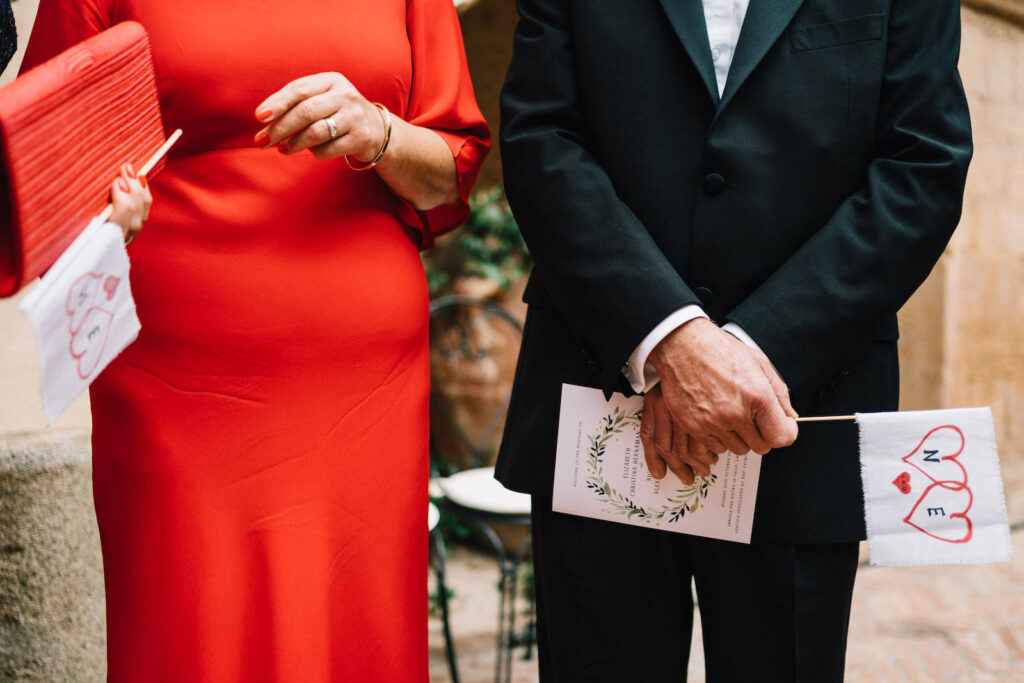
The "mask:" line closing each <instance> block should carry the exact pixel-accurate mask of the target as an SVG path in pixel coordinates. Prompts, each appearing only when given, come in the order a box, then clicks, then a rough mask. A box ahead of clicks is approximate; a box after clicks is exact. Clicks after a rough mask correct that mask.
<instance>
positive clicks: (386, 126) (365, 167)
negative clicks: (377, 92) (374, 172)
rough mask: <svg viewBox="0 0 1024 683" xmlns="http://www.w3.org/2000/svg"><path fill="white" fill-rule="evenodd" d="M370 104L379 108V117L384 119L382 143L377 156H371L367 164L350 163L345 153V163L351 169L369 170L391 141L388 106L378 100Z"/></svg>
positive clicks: (380, 157) (386, 149)
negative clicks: (371, 158)
mask: <svg viewBox="0 0 1024 683" xmlns="http://www.w3.org/2000/svg"><path fill="white" fill-rule="evenodd" d="M371 104H373V106H375V107H377V109H379V110H380V115H381V118H382V119H383V121H384V144H382V145H381V146H380V151H378V152H377V156H375V157H373V161H371V162H370V163H368V164H363V165H360V166H357V165H356V164H353V163H352V161H351V160H350V159H349V158H348V155H347V154H346V155H345V163H346V164H348V167H349V168H351V169H352V170H353V171H369V170H370V169H371V168H373V167H374V166H376V165H377V164H379V163H380V160H381V159H383V158H384V152H386V151H388V143H389V142H391V112H389V111H388V108H387V107H385V106H384V105H383V104H381V103H380V102H372V103H371Z"/></svg>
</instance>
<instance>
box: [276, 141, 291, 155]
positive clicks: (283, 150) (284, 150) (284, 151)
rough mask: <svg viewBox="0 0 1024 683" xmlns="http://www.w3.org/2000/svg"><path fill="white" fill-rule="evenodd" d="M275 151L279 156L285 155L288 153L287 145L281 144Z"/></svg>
mask: <svg viewBox="0 0 1024 683" xmlns="http://www.w3.org/2000/svg"><path fill="white" fill-rule="evenodd" d="M277 151H278V152H280V153H281V154H287V153H288V145H287V144H285V143H283V142H282V143H281V144H279V145H278V146H277Z"/></svg>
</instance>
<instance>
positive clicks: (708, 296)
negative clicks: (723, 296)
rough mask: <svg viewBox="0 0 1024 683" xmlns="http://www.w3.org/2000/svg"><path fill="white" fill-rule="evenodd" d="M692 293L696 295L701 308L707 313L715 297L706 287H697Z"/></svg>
mask: <svg viewBox="0 0 1024 683" xmlns="http://www.w3.org/2000/svg"><path fill="white" fill-rule="evenodd" d="M693 293H694V294H696V295H697V298H698V299H700V303H701V305H702V306H703V308H704V312H705V313H706V312H707V309H708V308H709V307H710V306H711V305H712V304H714V303H715V295H714V293H713V292H712V291H711V290H710V289H708V288H707V287H698V288H697V289H695V290H693Z"/></svg>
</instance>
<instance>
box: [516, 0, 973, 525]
mask: <svg viewBox="0 0 1024 683" xmlns="http://www.w3.org/2000/svg"><path fill="white" fill-rule="evenodd" d="M517 5H518V8H519V13H520V22H519V25H518V27H517V29H516V35H515V53H514V56H513V60H512V64H511V66H510V69H509V73H508V78H507V81H506V83H505V88H504V91H503V93H502V121H501V152H502V160H503V164H504V173H505V184H506V188H507V192H508V197H509V200H510V202H511V205H512V208H513V211H514V213H515V216H516V218H517V219H518V221H519V225H520V227H521V229H522V232H523V234H524V236H525V238H526V241H527V243H528V245H529V247H530V250H531V252H532V253H533V256H534V258H535V260H536V267H535V269H534V272H533V275H532V277H531V279H530V282H529V285H528V286H527V290H526V294H525V296H524V299H525V300H526V301H527V302H528V303H529V305H530V306H529V313H528V318H527V322H526V329H525V332H524V337H523V347H522V350H521V354H520V359H519V367H518V369H517V375H516V383H515V388H514V391H513V398H512V403H511V405H510V408H509V414H508V421H507V426H506V431H505V436H504V440H503V444H502V449H501V453H500V455H499V460H498V465H497V471H498V478H499V479H500V480H501V481H502V482H503V483H504V484H505V485H506V486H508V487H509V488H512V489H515V490H519V491H525V492H528V493H536V494H545V493H548V492H550V490H551V485H552V478H553V469H554V468H553V460H554V448H555V436H556V433H557V417H558V408H559V399H560V391H561V384H562V383H563V382H569V383H574V384H581V385H586V386H593V387H599V388H601V389H603V390H605V391H606V392H608V391H613V390H617V391H626V392H628V391H629V390H628V386H627V385H626V383H625V381H624V379H623V376H622V374H621V369H622V367H623V365H624V363H625V361H626V359H627V358H628V356H629V354H630V353H631V352H632V350H633V349H634V348H635V347H636V346H637V345H638V344H639V343H640V341H641V340H642V339H643V338H644V337H645V336H646V335H647V334H648V333H649V332H650V331H651V330H652V329H653V328H654V326H655V325H656V324H657V323H659V322H660V321H661V320H662V319H664V318H665V317H666V316H667V315H668V314H669V313H671V312H672V311H674V310H675V309H677V308H679V307H680V306H684V305H686V304H699V305H701V306H702V307H703V308H704V310H705V311H706V312H707V313H708V314H709V315H710V316H711V318H712V320H714V321H715V322H717V323H719V324H722V323H724V322H727V321H733V322H735V323H737V324H738V325H740V326H741V327H742V328H743V329H744V330H746V332H747V333H748V334H750V335H751V337H753V339H754V341H756V342H757V344H758V345H759V346H760V347H761V349H762V350H763V351H764V352H765V353H766V354H767V355H768V357H769V358H770V359H771V360H772V362H773V363H774V364H775V367H776V368H777V369H778V371H779V373H780V374H781V375H782V377H783V379H784V380H785V381H786V383H787V384H788V386H789V388H790V392H791V395H792V399H793V403H794V406H795V407H796V409H797V410H798V411H799V412H800V413H801V414H802V415H815V414H849V413H853V412H856V411H862V412H864V411H880V410H895V409H896V407H897V395H898V381H899V374H898V367H897V354H896V338H897V336H898V332H897V326H896V312H897V310H898V309H899V308H900V306H901V305H903V303H904V302H905V301H906V300H907V299H908V298H909V297H910V295H911V294H912V293H913V291H914V290H915V289H916V288H917V287H918V286H919V285H920V284H921V282H922V281H923V280H924V279H925V277H926V276H927V275H928V273H929V271H930V270H931V268H932V267H933V265H934V264H935V262H936V260H937V259H938V258H939V256H940V255H941V253H942V251H943V249H944V248H945V245H946V243H947V242H948V240H949V238H950V235H951V234H952V231H953V229H954V228H955V226H956V223H957V221H958V220H959V216H960V209H961V203H962V198H963V186H964V181H965V177H966V173H967V166H968V162H969V160H970V156H971V152H972V146H971V135H970V122H969V117H968V112H967V104H966V101H965V98H964V93H963V88H962V85H961V82H960V76H959V73H958V71H957V59H958V55H959V44H960V23H959V21H960V20H959V8H960V7H959V2H957V0H751V2H750V6H749V9H748V12H747V15H746V18H745V21H744V24H743V29H742V32H741V34H740V38H739V43H738V45H737V47H736V52H735V55H734V60H733V62H732V66H731V70H730V72H729V77H728V81H727V84H726V87H725V92H724V94H723V95H722V96H721V97H719V94H718V89H717V86H716V83H715V76H714V70H713V62H712V56H711V50H710V47H709V44H708V36H707V29H706V27H705V23H704V15H703V8H702V4H701V2H700V1H699V0H629V2H623V1H622V0H518V2H517ZM907 352H909V353H913V349H912V348H911V349H908V350H907ZM863 533H864V517H863V499H862V493H861V483H860V466H859V460H858V453H857V431H856V426H855V425H853V424H852V423H843V424H836V423H831V424H824V423H816V424H805V425H802V426H801V429H800V436H799V438H798V439H797V441H796V443H795V444H794V445H793V446H791V447H789V448H785V449H779V450H776V451H772V452H771V453H769V454H768V455H767V456H766V457H765V459H764V464H763V469H762V476H761V483H760V487H759V490H758V500H757V509H756V516H755V527H754V534H755V537H759V538H762V539H766V540H779V541H788V542H802V543H811V542H829V541H843V540H854V539H858V538H862V537H863Z"/></svg>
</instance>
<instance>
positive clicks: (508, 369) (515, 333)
mask: <svg viewBox="0 0 1024 683" xmlns="http://www.w3.org/2000/svg"><path fill="white" fill-rule="evenodd" d="M521 338H522V326H521V325H520V323H519V321H518V320H516V318H515V317H514V316H512V315H511V314H509V313H508V312H507V311H505V310H504V309H502V308H501V307H500V306H498V305H497V304H495V303H494V302H492V301H489V300H484V299H475V298H472V297H466V296H459V295H452V296H446V297H441V298H439V299H436V300H435V301H434V302H432V304H431V306H430V342H431V349H430V358H431V361H430V366H431V394H430V420H431V439H430V442H431V443H430V450H431V463H432V470H433V472H434V473H435V474H440V475H442V476H440V477H439V478H437V479H436V483H437V484H438V485H439V488H440V489H441V490H442V491H443V493H444V497H443V498H441V499H440V500H438V506H439V507H440V508H441V510H442V512H443V513H445V514H448V515H451V516H453V517H455V518H457V519H460V520H462V521H463V522H464V523H465V524H467V525H468V526H471V527H474V528H476V529H479V530H480V532H481V533H482V534H483V536H484V538H486V539H487V541H488V543H489V544H490V545H491V547H492V548H493V550H494V553H495V557H496V559H497V562H498V568H499V571H500V574H501V579H500V582H499V592H500V596H499V605H498V620H499V623H498V636H497V657H496V659H497V661H496V666H495V681H497V682H498V683H501V682H502V681H508V680H510V678H511V669H512V650H513V649H514V648H516V647H519V646H525V647H526V650H525V653H524V659H528V658H530V657H532V655H533V643H534V642H536V627H535V624H536V620H535V617H534V615H535V605H534V602H533V599H532V595H531V596H530V599H529V605H528V613H529V621H528V623H527V625H526V627H525V628H523V629H521V630H517V629H516V609H515V607H516V598H517V594H518V592H519V586H520V581H519V578H520V572H521V569H522V564H523V560H524V559H525V558H526V556H527V554H528V553H529V550H530V535H529V529H530V497H529V496H527V495H525V494H521V493H515V492H512V491H509V490H507V489H505V488H504V487H503V486H502V485H501V484H499V483H498V482H497V480H495V479H494V469H493V467H491V466H490V465H492V464H493V459H494V457H495V455H496V454H497V449H498V445H499V443H500V439H501V431H502V428H503V426H504V418H505V413H506V411H507V409H508V401H509V396H510V394H511V389H512V378H513V374H514V369H515V362H516V358H517V356H518V351H519V342H520V340H521ZM512 529H518V530H519V531H520V533H521V535H525V538H523V539H522V540H514V541H511V540H509V539H507V538H506V539H503V538H502V534H501V533H500V532H501V531H502V530H512ZM443 590H444V587H443V586H442V587H439V591H443Z"/></svg>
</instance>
